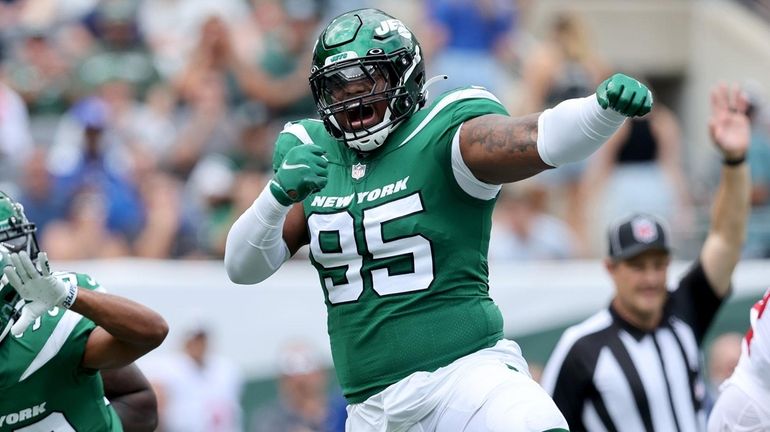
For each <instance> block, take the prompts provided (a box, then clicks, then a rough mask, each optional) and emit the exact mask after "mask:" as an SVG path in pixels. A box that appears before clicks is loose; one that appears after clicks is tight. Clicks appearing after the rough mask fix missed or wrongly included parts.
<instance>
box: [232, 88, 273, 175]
mask: <svg viewBox="0 0 770 432" xmlns="http://www.w3.org/2000/svg"><path fill="white" fill-rule="evenodd" d="M233 118H234V121H235V126H236V128H237V129H238V132H239V140H238V146H237V147H235V148H234V149H233V150H232V151H231V152H230V153H229V154H228V157H229V158H230V160H231V161H232V165H233V169H235V170H237V171H243V170H251V171H258V172H264V173H272V170H273V168H272V164H273V144H274V143H273V141H274V140H275V131H274V130H273V129H272V128H271V123H270V119H271V116H270V115H269V113H268V111H267V109H266V108H265V107H264V106H263V105H262V104H261V103H259V102H247V103H245V104H243V105H241V106H239V107H238V108H237V109H236V110H235V112H234V113H233Z"/></svg>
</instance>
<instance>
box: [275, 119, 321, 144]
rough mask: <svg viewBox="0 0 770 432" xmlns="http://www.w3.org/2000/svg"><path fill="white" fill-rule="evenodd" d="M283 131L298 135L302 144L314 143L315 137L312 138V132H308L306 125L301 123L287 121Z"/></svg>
mask: <svg viewBox="0 0 770 432" xmlns="http://www.w3.org/2000/svg"><path fill="white" fill-rule="evenodd" d="M281 133H288V134H291V135H294V136H295V137H297V139H298V140H300V141H301V142H302V144H313V139H312V138H310V134H309V133H307V129H305V126H302V125H301V124H299V123H286V125H285V126H284V127H283V130H282V131H281Z"/></svg>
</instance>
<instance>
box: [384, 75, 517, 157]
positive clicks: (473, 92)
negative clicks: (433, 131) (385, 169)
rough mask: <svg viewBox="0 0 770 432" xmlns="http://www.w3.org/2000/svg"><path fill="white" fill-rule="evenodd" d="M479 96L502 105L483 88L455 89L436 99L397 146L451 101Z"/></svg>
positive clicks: (407, 140) (408, 139)
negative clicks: (433, 104)
mask: <svg viewBox="0 0 770 432" xmlns="http://www.w3.org/2000/svg"><path fill="white" fill-rule="evenodd" d="M479 98H481V99H489V100H493V101H495V102H497V103H499V104H500V105H502V103H501V102H500V100H499V99H497V98H496V97H495V96H494V95H493V94H492V93H490V92H488V91H486V90H484V89H483V88H480V87H472V88H467V89H462V90H457V91H455V92H452V93H450V94H448V95H446V96H445V97H444V98H442V99H441V100H440V101H438V103H436V106H435V107H433V109H432V110H430V112H429V113H428V115H427V116H425V118H424V119H423V121H421V122H420V124H419V125H417V127H416V128H415V129H414V130H413V131H412V133H410V134H409V136H407V137H406V138H404V140H403V141H401V144H399V145H398V146H399V147H401V146H402V145H404V144H406V143H408V142H409V141H410V140H411V139H412V138H414V136H415V135H417V134H418V133H419V132H420V131H421V130H422V129H423V128H424V127H425V126H427V125H428V123H430V121H431V120H433V118H434V117H436V116H437V115H438V113H440V112H441V110H443V109H444V108H446V107H447V106H449V105H450V104H451V103H454V102H457V101H460V100H463V99H479Z"/></svg>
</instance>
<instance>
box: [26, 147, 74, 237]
mask: <svg viewBox="0 0 770 432" xmlns="http://www.w3.org/2000/svg"><path fill="white" fill-rule="evenodd" d="M19 188H20V193H19V195H18V196H19V202H20V203H21V204H22V205H23V206H24V213H25V214H26V215H27V217H28V218H29V219H30V220H33V221H35V225H36V226H37V235H38V237H39V238H40V239H43V238H45V235H46V228H47V227H48V224H49V223H50V222H52V221H54V220H56V219H59V218H62V217H63V216H64V214H65V211H66V204H67V201H66V199H65V198H64V197H63V196H62V195H60V194H56V193H54V190H53V176H51V173H50V172H49V171H48V167H47V166H46V152H45V150H44V149H42V148H39V147H38V148H36V149H35V150H34V151H33V152H32V154H31V155H30V157H29V158H28V159H27V161H26V162H25V164H24V168H23V171H22V175H21V178H20V181H19Z"/></svg>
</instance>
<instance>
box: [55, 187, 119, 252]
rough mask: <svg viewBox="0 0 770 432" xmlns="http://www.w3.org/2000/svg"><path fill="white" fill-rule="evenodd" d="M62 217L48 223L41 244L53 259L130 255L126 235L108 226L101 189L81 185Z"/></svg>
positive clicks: (70, 197)
mask: <svg viewBox="0 0 770 432" xmlns="http://www.w3.org/2000/svg"><path fill="white" fill-rule="evenodd" d="M67 203H68V204H69V206H68V208H67V209H66V213H65V218H63V219H58V220H55V221H53V222H51V223H49V224H48V228H47V229H46V231H45V235H44V236H43V237H42V238H41V246H42V247H43V248H45V250H46V251H48V254H49V255H50V256H51V258H53V259H57V260H83V259H97V258H113V257H118V256H127V255H129V254H130V248H129V244H128V241H127V240H126V239H125V237H123V236H121V235H119V234H116V233H114V232H112V231H110V230H109V229H108V227H107V218H108V214H107V213H108V209H107V206H108V204H107V198H106V196H105V195H104V192H103V191H101V190H97V189H95V188H92V187H90V186H88V185H84V186H83V188H82V189H79V190H78V191H77V192H75V193H74V194H73V195H71V196H69V199H68V201H67Z"/></svg>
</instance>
